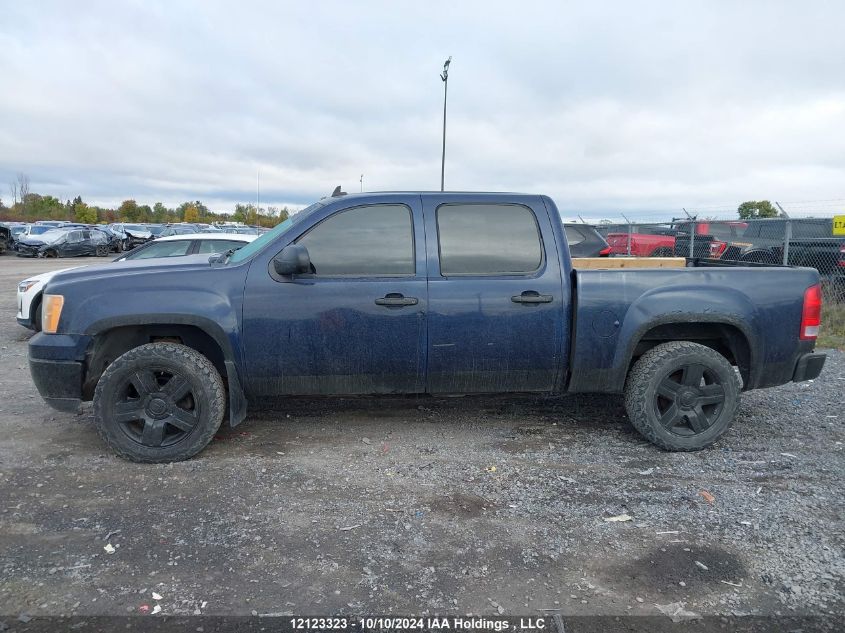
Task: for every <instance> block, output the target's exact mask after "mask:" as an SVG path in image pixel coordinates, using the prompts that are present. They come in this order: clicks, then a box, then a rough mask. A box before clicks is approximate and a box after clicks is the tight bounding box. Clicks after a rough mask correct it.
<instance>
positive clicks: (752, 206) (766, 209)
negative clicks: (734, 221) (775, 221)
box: [736, 200, 780, 220]
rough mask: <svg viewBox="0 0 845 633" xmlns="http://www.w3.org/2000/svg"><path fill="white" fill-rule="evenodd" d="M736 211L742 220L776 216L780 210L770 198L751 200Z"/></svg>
mask: <svg viewBox="0 0 845 633" xmlns="http://www.w3.org/2000/svg"><path fill="white" fill-rule="evenodd" d="M736 212H737V213H738V214H739V217H740V219H742V220H753V219H755V218H776V217H778V215H780V214H779V213H778V210H777V209H775V207H774V206H773V205H772V203H771V202H769V201H768V200H749V201H747V202H743V203H742V204H741V205H739V207H737V209H736Z"/></svg>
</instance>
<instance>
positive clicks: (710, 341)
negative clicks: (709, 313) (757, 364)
mask: <svg viewBox="0 0 845 633" xmlns="http://www.w3.org/2000/svg"><path fill="white" fill-rule="evenodd" d="M667 341H691V342H693V343H699V344H701V345H705V346H707V347H709V348H711V349H713V350H715V351H716V352H718V353H719V354H721V355H722V356H724V357H725V358H726V359H727V360H728V362H729V363H731V365H735V366H736V367H738V368H739V373H740V375H741V376H742V382H743V384H744V385H748V384H749V379H750V377H751V375H750V374H751V346H750V345H749V343H748V339H747V338H746V336H745V334H743V333H742V331H741V330H740V329H739V328H737V327H735V326H733V325H728V324H726V323H664V324H662V325H658V326H655V327H653V328H651V329H650V330H648V331H647V332H646V333H645V334H643V336H642V337H641V338H640V340H639V341H638V342H637V345H636V346H635V347H634V353H633V355H632V357H631V362H630V364H629V366H628V369H630V368H631V366H632V365H633V364H634V363H635V362H636V361H637V360H638V359H639V357H640V356H642V355H643V354H645V353H646V352H647V351H648V350H650V349H651V348H653V347H656V346H658V345H660V344H661V343H666V342H667Z"/></svg>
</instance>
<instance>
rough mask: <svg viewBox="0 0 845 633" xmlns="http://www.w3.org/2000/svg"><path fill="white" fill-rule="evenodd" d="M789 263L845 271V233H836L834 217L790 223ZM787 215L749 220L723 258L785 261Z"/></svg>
mask: <svg viewBox="0 0 845 633" xmlns="http://www.w3.org/2000/svg"><path fill="white" fill-rule="evenodd" d="M791 232H792V235H791V237H790V239H789V254H788V256H787V260H788V261H787V264H789V265H791V266H807V267H810V268H815V269H816V270H818V271H819V273H820V274H822V275H826V276H828V275H845V237H842V236H835V235H833V220H832V219H830V218H826V219H825V218H823V219H805V218H802V219H800V220H796V221H794V222H792V223H791ZM785 236H786V219H781V218H776V219H771V220H749V221H748V223H747V227H746V229H745V230H744V231H743V232H742V236H741V237H739V238H737V239H736V240H735V241H731V242H730V243H729V244H728V245H727V248H726V249H725V251H724V253H723V254H722V259H730V260H736V261H741V262H757V263H765V264H780V263H783V252H784V250H783V247H784V239H785Z"/></svg>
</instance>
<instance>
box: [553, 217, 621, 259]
mask: <svg viewBox="0 0 845 633" xmlns="http://www.w3.org/2000/svg"><path fill="white" fill-rule="evenodd" d="M563 230H564V232H565V233H566V241H567V242H568V243H569V253H570V255H572V257H608V256H609V255H610V250H611V249H610V246H609V245H608V243H607V242H606V241H605V239H604V238H603V237H602V236H601V234H600V233H599V232H598V231H597V230H596V227H594V226H591V225H589V224H583V223H581V224H578V223H577V222H564V223H563Z"/></svg>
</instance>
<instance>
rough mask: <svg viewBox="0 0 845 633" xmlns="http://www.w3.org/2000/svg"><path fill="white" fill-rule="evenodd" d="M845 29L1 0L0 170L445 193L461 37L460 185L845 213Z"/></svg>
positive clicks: (607, 12)
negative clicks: (760, 203)
mask: <svg viewBox="0 0 845 633" xmlns="http://www.w3.org/2000/svg"><path fill="white" fill-rule="evenodd" d="M843 25H845V3H843V2H836V1H830V2H812V1H807V2H800V3H799V2H794V1H787V2H749V1H743V2H697V3H696V2H668V1H667V2H653V3H650V2H632V1H620V2H598V1H593V2H584V3H572V2H547V3H535V2H526V1H521V2H498V1H487V2H478V3H475V2H448V3H439V2H419V1H418V2H395V1H393V2H366V3H364V2H337V3H335V2H290V3H288V2H275V1H267V2H257V1H256V2H249V1H244V0H241V1H239V2H206V1H196V2H187V1H185V2H180V1H175V0H171V1H163V2H151V1H147V0H144V1H137V2H113V1H108V2H85V1H81V0H78V1H74V2H39V1H32V2H14V3H13V2H10V1H3V2H2V3H0V79H2V95H0V178H2V181H0V182H2V183H7V182H9V181H10V180H11V179H12V178H13V177H14V174H15V173H17V172H21V171H22V172H25V173H27V174H28V175H29V176H30V178H31V180H32V190H33V191H35V192H38V193H49V194H52V195H55V196H57V197H60V198H62V199H66V198H69V197H72V196H75V195H77V194H80V195H82V196H83V198H84V199H85V200H86V201H89V202H94V203H99V204H108V205H112V204H119V202H120V201H121V200H123V199H125V198H135V199H136V200H138V201H139V203H147V204H153V203H154V202H156V201H159V200H160V201H163V202H165V203H167V204H170V205H175V204H178V203H179V202H182V201H184V200H188V199H200V200H203V201H205V202H206V204H208V205H209V206H210V207H211V208H212V209H214V210H220V211H225V210H231V208H232V207H233V206H234V203H235V202H254V201H255V198H256V175H257V173H258V172H259V171H260V174H261V200H262V204H294V205H301V204H306V203H308V202H309V201H312V200H313V199H315V198H318V197H320V196H323V195H326V194H327V193H329V192H330V191H331V189H332V188H334V186H335V185H336V184H342V185H343V186H344V188H345V189H346V190H347V191H357V190H358V188H359V177H360V175H361V174H362V173H363V174H364V187H365V189H368V190H384V189H437V188H439V179H440V134H441V124H442V120H441V117H442V107H443V85H442V82H441V81H440V79H439V77H438V73H439V72H440V70H441V68H442V64H443V61H444V59H445V58H446V57H447V56H449V55H452V56H453V63H452V67H451V71H450V79H449V108H448V136H447V164H446V185H447V188H450V189H462V190H505V191H527V192H538V193H548V194H550V195H551V196H553V197H554V198H555V199H556V201H557V202H558V206H559V207H560V208H561V209H562V210H563V213H564V215H567V216H571V215H574V214H575V213H582V214H584V215H585V217H601V216H603V215H610V214H613V213H616V212H617V211H624V212H626V213H628V212H635V213H636V212H640V215H641V216H645V215H655V214H657V213H658V212H669V211H677V210H679V209H680V208H681V207H687V208H688V209H712V210H713V212H714V213H715V212H718V211H724V210H727V209H730V208H734V207H735V206H736V204H738V203H739V202H741V201H743V200H747V199H759V198H769V199H771V200H781V201H787V202H789V201H813V200H828V201H830V200H838V202H833V203H832V204H833V206H836V205H837V204H840V203H841V206H842V207H843V209H845V34H843V30H842V27H843ZM0 197H2V198H3V199H4V200H6V201H8V200H9V198H10V193H9V191H8V187H7V186H6V185H5V184H4V185H3V186H2V188H0ZM796 208H800V205H796ZM804 208H807V205H805V207H804Z"/></svg>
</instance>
